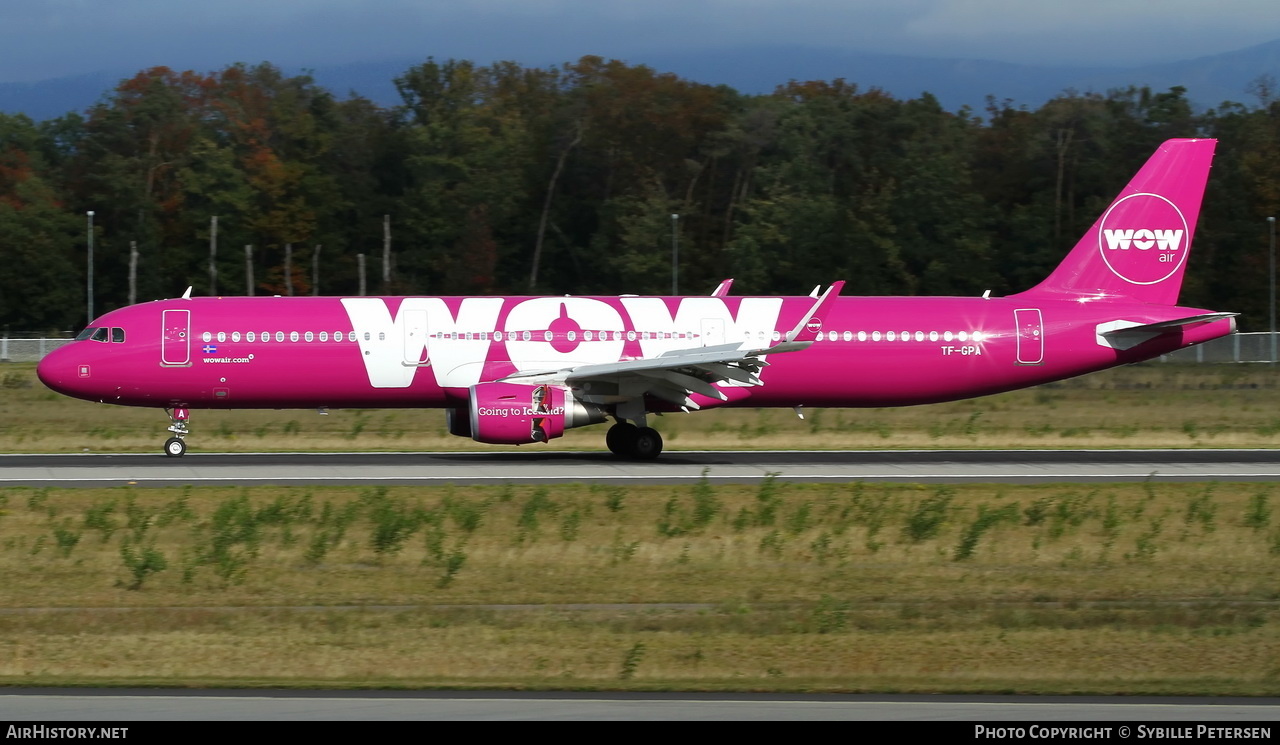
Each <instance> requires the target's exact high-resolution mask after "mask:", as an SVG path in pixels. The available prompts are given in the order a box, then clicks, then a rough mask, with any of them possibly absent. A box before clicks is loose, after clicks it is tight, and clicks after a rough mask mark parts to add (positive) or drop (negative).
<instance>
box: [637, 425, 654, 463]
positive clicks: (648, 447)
mask: <svg viewBox="0 0 1280 745" xmlns="http://www.w3.org/2000/svg"><path fill="white" fill-rule="evenodd" d="M661 453H662V435H660V434H658V430H656V429H653V428H652V427H640V428H639V429H637V430H636V435H635V439H634V440H632V442H631V457H632V458H635V459H636V460H653V459H654V458H657V457H658V455H659V454H661Z"/></svg>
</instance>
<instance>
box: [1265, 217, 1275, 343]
mask: <svg viewBox="0 0 1280 745" xmlns="http://www.w3.org/2000/svg"><path fill="white" fill-rule="evenodd" d="M1267 225H1268V227H1269V228H1270V232H1271V272H1270V277H1271V306H1270V310H1271V364H1273V365H1274V364H1276V218H1275V217H1268V218H1267Z"/></svg>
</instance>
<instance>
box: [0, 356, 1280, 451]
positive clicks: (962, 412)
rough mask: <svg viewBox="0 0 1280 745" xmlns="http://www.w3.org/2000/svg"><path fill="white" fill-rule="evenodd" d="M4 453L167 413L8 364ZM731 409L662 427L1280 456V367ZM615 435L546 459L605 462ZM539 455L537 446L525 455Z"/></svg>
mask: <svg viewBox="0 0 1280 745" xmlns="http://www.w3.org/2000/svg"><path fill="white" fill-rule="evenodd" d="M0 370H3V375H4V377H3V379H4V381H5V385H4V386H3V387H0V452H148V453H151V452H159V451H160V446H161V444H162V443H163V442H164V440H165V439H166V438H167V437H168V434H167V433H166V432H165V427H167V426H168V424H169V422H168V419H167V418H166V417H165V415H164V413H163V411H161V410H160V409H139V408H131V407H117V406H110V405H105V404H95V403H90V402H85V401H78V400H75V399H70V398H66V397H64V396H60V395H58V394H55V393H53V392H52V391H49V390H47V389H45V388H44V387H43V386H42V385H41V384H40V383H39V382H38V381H37V380H36V379H35V366H34V365H30V364H4V365H2V366H0ZM805 417H806V418H805V419H803V420H802V419H799V418H797V417H796V416H795V414H794V413H792V412H791V410H789V409H722V410H716V409H712V410H708V411H701V412H694V413H691V414H684V413H680V414H668V415H666V416H662V417H652V418H651V419H650V423H651V425H652V426H654V427H656V428H657V429H658V430H659V431H661V432H662V433H663V435H664V437H665V439H666V446H667V448H668V449H685V450H697V449H712V450H715V449H735V450H741V449H747V450H751V449H878V448H1024V447H1030V448H1094V447H1101V448H1112V447H1121V448H1149V447H1175V448H1200V447H1246V448H1269V447H1276V446H1278V445H1280V385H1277V374H1276V371H1275V370H1274V369H1273V368H1272V367H1270V366H1268V365H1171V364H1160V363H1151V364H1146V365H1139V366H1130V367H1122V368H1117V369H1114V370H1108V371H1105V372H1101V373H1095V374H1093V375H1089V376H1085V377H1082V378H1076V379H1073V380H1069V381H1064V382H1061V383H1055V384H1050V385H1046V386H1040V387H1038V388H1032V389H1028V390H1023V391H1014V392H1011V393H1005V394H1001V395H997V396H989V397H986V398H980V399H972V400H967V401H957V402H952V403H946V404H934V405H929V406H913V407H903V408H894V409H825V410H823V409H810V410H806V412H805ZM191 431H192V434H191V436H190V437H189V438H188V443H189V445H190V446H191V448H192V451H193V452H200V451H204V452H215V451H231V452H245V451H260V450H302V451H309V450H331V451H349V450H382V451H390V450H397V451H417V450H481V449H483V450H492V449H494V446H489V445H481V444H479V443H476V442H473V441H472V440H470V439H468V438H460V437H453V436H451V435H449V434H448V433H447V431H446V429H445V421H444V414H443V412H439V411H422V410H399V409H381V410H335V411H332V412H331V413H330V414H328V415H326V416H320V415H318V414H316V413H315V412H309V411H270V410H245V411H207V410H197V411H195V412H193V418H192V420H191ZM604 431H605V426H594V427H584V428H581V429H573V430H569V431H568V432H567V433H566V436H565V437H563V438H559V439H556V440H553V441H552V442H551V443H549V444H546V445H538V446H536V447H537V448H539V449H542V448H548V449H569V450H603V449H604V443H603V440H604ZM525 450H528V447H526V448H525Z"/></svg>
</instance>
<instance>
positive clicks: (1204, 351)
mask: <svg viewBox="0 0 1280 745" xmlns="http://www.w3.org/2000/svg"><path fill="white" fill-rule="evenodd" d="M1276 336H1277V337H1280V333H1277V334H1276ZM70 343H71V340H70V339H0V362H39V361H40V360H41V359H42V358H43V357H44V356H45V355H46V354H48V353H49V352H51V351H53V350H55V349H57V348H58V347H60V346H62V345H64V344H70ZM1276 343H1277V346H1280V338H1277V340H1276ZM1271 350H1272V345H1271V334H1270V333H1269V332H1266V331H1262V332H1258V333H1252V334H1232V335H1231V336H1224V337H1222V338H1221V339H1214V340H1213V341H1210V342H1206V343H1204V344H1200V345H1198V346H1194V347H1191V348H1190V349H1180V350H1178V351H1176V352H1173V353H1171V354H1166V355H1164V356H1163V357H1161V358H1160V361H1161V362H1274V361H1275V357H1274V356H1273V355H1272V351H1271Z"/></svg>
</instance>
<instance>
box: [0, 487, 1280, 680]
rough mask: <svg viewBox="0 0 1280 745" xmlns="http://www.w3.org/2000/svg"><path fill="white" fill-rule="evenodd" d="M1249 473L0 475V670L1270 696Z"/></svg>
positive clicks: (1256, 507) (1270, 586) (1279, 673)
mask: <svg viewBox="0 0 1280 745" xmlns="http://www.w3.org/2000/svg"><path fill="white" fill-rule="evenodd" d="M1273 491H1274V486H1273V485H1269V484H1263V485H1258V484H1225V483H1224V484H1154V483H1150V484H1117V485H1089V486H1072V485H1049V486H999V487H992V486H981V485H965V486H953V487H936V488H935V487H921V486H912V485H867V484H850V485H794V484H793V485H788V484H783V483H780V482H776V481H773V480H766V481H765V482H763V483H762V484H759V485H754V486H741V485H738V486H729V485H715V484H711V483H698V484H692V485H683V486H652V487H637V488H633V489H628V490H626V491H625V493H620V492H619V489H618V488H617V487H616V486H607V487H603V486H584V485H570V486H562V487H553V488H550V489H548V488H545V487H543V488H539V487H522V486H513V485H507V486H493V487H466V488H461V487H428V488H423V487H390V488H382V487H379V488H363V489H362V488H354V487H352V488H344V487H311V488H304V487H296V488H292V487H291V488H281V487H267V486H264V487H253V488H221V487H200V488H191V487H187V488H156V489H150V488H148V489H140V488H136V487H134V488H129V487H122V488H114V489H65V490H64V489H26V488H10V489H4V490H3V491H0V571H2V572H3V576H4V577H5V590H4V601H3V606H4V608H3V609H2V612H0V685H2V684H8V685H36V684H39V685H143V684H145V685H170V686H208V685H228V686H291V687H312V686H336V687H458V688H469V687H512V688H575V689H637V690H641V689H666V690H680V689H694V690H815V691H816V690H823V691H886V692H888V691H915V692H942V691H953V692H980V691H981V692H1022V693H1125V694H1183V695H1198V694H1207V695H1255V696H1264V695H1276V694H1277V693H1280V664H1278V663H1277V662H1276V661H1277V660H1280V589H1277V588H1280V520H1278V519H1277V518H1275V517H1274V516H1273V515H1272V514H1271V512H1270V508H1269V505H1270V504H1272V503H1273V502H1274V500H1273V497H1274V494H1273Z"/></svg>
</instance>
